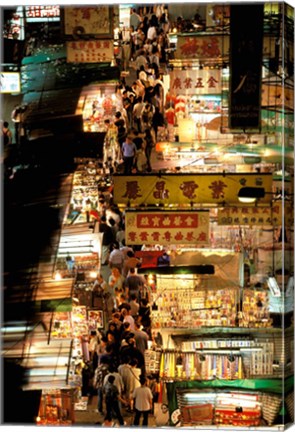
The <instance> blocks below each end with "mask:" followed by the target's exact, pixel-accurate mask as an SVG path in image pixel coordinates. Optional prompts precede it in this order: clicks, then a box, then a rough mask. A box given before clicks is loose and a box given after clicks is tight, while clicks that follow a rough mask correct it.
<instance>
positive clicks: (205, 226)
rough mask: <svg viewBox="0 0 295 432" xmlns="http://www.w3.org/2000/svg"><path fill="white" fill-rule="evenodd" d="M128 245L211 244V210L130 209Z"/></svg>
mask: <svg viewBox="0 0 295 432" xmlns="http://www.w3.org/2000/svg"><path fill="white" fill-rule="evenodd" d="M125 226H126V243H127V244H158V243H161V244H171V243H172V244H191V243H194V244H202V245H204V244H207V243H208V232H209V211H194V212H191V211H187V212H185V211H179V212H176V211H174V212H170V211H166V212H165V211H164V212H145V211H144V212H126V225H125Z"/></svg>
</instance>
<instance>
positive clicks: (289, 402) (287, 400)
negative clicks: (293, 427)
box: [285, 392, 294, 422]
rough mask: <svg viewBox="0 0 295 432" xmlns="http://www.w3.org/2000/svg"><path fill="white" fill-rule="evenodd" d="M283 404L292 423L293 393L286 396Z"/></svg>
mask: <svg viewBox="0 0 295 432" xmlns="http://www.w3.org/2000/svg"><path fill="white" fill-rule="evenodd" d="M285 403H286V406H287V411H288V414H289V416H290V418H291V420H292V422H294V392H291V393H289V394H288V396H286V398H285Z"/></svg>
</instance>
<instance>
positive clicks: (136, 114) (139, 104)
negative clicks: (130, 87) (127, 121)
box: [133, 96, 145, 132]
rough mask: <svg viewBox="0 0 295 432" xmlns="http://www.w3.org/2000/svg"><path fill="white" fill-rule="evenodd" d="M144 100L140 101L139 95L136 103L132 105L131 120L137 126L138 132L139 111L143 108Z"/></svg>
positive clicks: (139, 127)
mask: <svg viewBox="0 0 295 432" xmlns="http://www.w3.org/2000/svg"><path fill="white" fill-rule="evenodd" d="M144 105H145V104H144V102H143V101H142V97H141V96H139V97H138V98H137V103H136V104H135V105H134V107H133V122H134V125H135V126H136V127H137V130H138V132H141V112H142V110H143V108H144Z"/></svg>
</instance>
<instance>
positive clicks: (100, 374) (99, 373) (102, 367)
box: [93, 357, 110, 414]
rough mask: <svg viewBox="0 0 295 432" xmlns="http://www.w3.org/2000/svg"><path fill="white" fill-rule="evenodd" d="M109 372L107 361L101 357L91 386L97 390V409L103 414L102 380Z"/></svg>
mask: <svg viewBox="0 0 295 432" xmlns="http://www.w3.org/2000/svg"><path fill="white" fill-rule="evenodd" d="M109 372H110V367H109V364H108V361H107V359H104V358H103V357H102V358H101V360H100V364H99V365H98V366H97V368H96V369H95V372H94V377H93V388H94V389H96V390H97V410H98V412H99V413H100V414H103V382H104V379H105V377H106V376H107V375H108V374H109Z"/></svg>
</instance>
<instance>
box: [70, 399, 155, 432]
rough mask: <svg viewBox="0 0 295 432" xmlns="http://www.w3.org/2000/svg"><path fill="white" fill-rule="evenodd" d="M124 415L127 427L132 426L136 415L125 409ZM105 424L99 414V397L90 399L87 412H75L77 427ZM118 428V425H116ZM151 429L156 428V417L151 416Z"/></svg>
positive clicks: (123, 410) (149, 424)
mask: <svg viewBox="0 0 295 432" xmlns="http://www.w3.org/2000/svg"><path fill="white" fill-rule="evenodd" d="M121 412H122V415H123V418H124V421H125V422H126V423H127V424H126V426H132V424H133V419H134V414H130V413H128V412H127V411H126V410H125V409H124V408H123V409H122V411H121ZM103 422H104V416H103V415H101V414H100V413H98V412H97V396H93V397H91V398H89V400H88V404H87V409H86V410H85V411H75V425H77V426H82V425H85V426H90V425H95V424H99V423H100V424H102V423H103ZM116 426H117V425H116ZM148 426H149V427H155V426H156V420H155V416H154V415H152V414H150V415H149V423H148Z"/></svg>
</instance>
